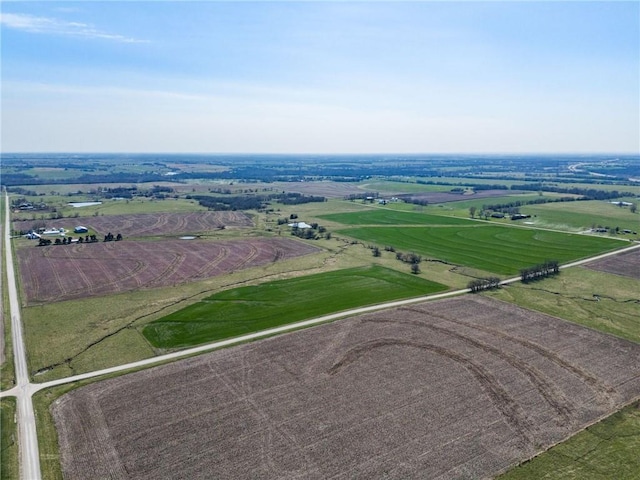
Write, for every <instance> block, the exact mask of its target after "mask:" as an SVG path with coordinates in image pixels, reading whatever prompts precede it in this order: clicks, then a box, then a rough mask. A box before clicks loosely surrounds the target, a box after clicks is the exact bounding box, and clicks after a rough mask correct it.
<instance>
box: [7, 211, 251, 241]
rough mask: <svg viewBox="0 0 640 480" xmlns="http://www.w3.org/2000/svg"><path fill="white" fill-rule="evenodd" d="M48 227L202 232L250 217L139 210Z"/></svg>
mask: <svg viewBox="0 0 640 480" xmlns="http://www.w3.org/2000/svg"><path fill="white" fill-rule="evenodd" d="M35 223H36V221H35V220H22V221H19V222H13V228H14V229H15V230H18V231H20V230H24V231H28V230H30V229H32V228H33V225H34V224H35ZM46 224H47V227H48V228H67V229H69V230H71V231H70V232H69V235H71V236H75V237H77V236H78V235H74V234H73V228H74V227H75V226H76V225H84V226H85V227H90V228H92V229H93V230H95V232H96V233H98V234H100V235H106V234H107V233H109V232H111V233H113V234H114V235H116V234H117V233H120V234H122V235H123V236H125V237H141V236H157V235H163V236H165V235H178V234H183V233H202V232H209V231H211V230H216V229H218V228H220V227H250V226H252V225H253V222H252V221H251V219H250V218H249V217H248V216H247V215H245V214H244V213H242V212H213V211H211V212H192V213H140V214H134V215H101V216H95V217H79V218H58V219H54V220H46Z"/></svg>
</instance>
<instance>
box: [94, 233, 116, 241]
mask: <svg viewBox="0 0 640 480" xmlns="http://www.w3.org/2000/svg"><path fill="white" fill-rule="evenodd" d="M94 236H95V235H94ZM114 240H115V241H116V242H119V241H120V240H122V235H121V234H118V235H116V236H115V237H114V236H113V233H111V232H109V233H107V234H106V235H105V236H104V240H103V241H104V242H113V241H114Z"/></svg>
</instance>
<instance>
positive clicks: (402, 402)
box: [52, 295, 640, 479]
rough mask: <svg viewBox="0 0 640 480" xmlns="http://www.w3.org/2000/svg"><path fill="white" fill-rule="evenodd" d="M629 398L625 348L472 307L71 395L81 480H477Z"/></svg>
mask: <svg viewBox="0 0 640 480" xmlns="http://www.w3.org/2000/svg"><path fill="white" fill-rule="evenodd" d="M639 395H640V345H638V344H635V343H632V342H629V341H626V340H622V339H619V338H616V337H612V336H607V335H604V334H601V333H598V332H596V331H594V330H589V329H586V328H583V327H580V326H578V325H575V324H571V323H569V322H564V321H562V320H559V319H556V318H553V317H549V316H546V315H543V314H539V313H536V312H532V311H528V310H524V309H521V308H519V307H516V306H514V305H510V304H506V303H502V302H499V301H496V300H492V299H490V298H487V297H480V296H470V295H467V296H464V297H457V298H455V299H449V300H443V301H437V302H431V303H424V304H420V305H415V306H411V307H406V308H399V309H395V310H388V311H382V312H378V313H374V314H368V315H363V316H359V317H352V318H349V319H346V320H343V321H339V322H334V323H331V324H325V325H321V326H318V327H315V328H311V329H307V330H302V331H298V332H295V333H291V334H287V335H282V336H278V337H273V338H270V339H266V340H263V341H260V342H255V343H251V344H245V345H241V346H238V347H234V348H229V349H225V350H219V351H216V352H213V353H210V354H207V355H203V356H200V357H196V358H191V359H188V360H184V361H180V362H176V363H173V364H170V365H165V366H161V367H157V368H154V369H151V370H146V371H142V372H137V373H133V374H130V375H126V376H122V377H119V378H114V379H110V380H105V381H103V382H99V383H95V384H93V385H89V386H86V387H82V388H80V389H77V390H75V391H73V392H71V393H69V394H67V395H65V396H63V397H61V398H60V399H58V400H57V401H56V402H55V403H54V405H53V407H52V410H53V415H54V418H55V421H56V425H57V428H58V433H59V440H60V452H61V458H62V460H61V461H62V468H63V472H64V475H65V478H67V479H84V478H89V477H91V478H107V477H108V478H131V479H155V478H190V479H196V478H234V479H258V478H265V479H273V478H294V477H296V478H311V479H325V478H345V479H346V478H383V477H384V478H418V477H420V478H439V479H453V478H457V479H459V478H469V479H471V478H473V479H475V478H487V477H491V476H494V475H495V474H497V473H499V472H501V471H503V470H505V469H507V468H508V467H510V466H512V465H514V464H516V463H518V462H520V461H522V460H525V459H527V458H529V457H531V456H532V455H534V454H535V453H536V452H539V451H541V450H543V449H545V448H546V447H548V446H550V445H552V444H554V443H556V442H558V441H561V440H563V439H565V438H566V437H567V436H568V435H570V434H572V433H574V432H576V431H578V430H580V429H582V428H583V427H584V426H586V425H587V424H590V423H592V422H594V421H595V420H597V419H599V418H600V417H602V416H603V415H606V414H609V413H611V412H613V411H615V410H617V409H619V408H620V406H621V405H623V404H625V403H627V402H629V401H630V400H632V399H634V398H637V397H638V396H639Z"/></svg>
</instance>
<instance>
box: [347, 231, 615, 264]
mask: <svg viewBox="0 0 640 480" xmlns="http://www.w3.org/2000/svg"><path fill="white" fill-rule="evenodd" d="M469 223H472V222H469ZM336 233H338V234H343V235H347V236H350V237H353V238H356V239H359V240H362V241H364V242H368V243H375V244H378V245H380V246H393V247H394V248H395V249H396V250H399V251H403V252H414V253H418V254H421V255H424V256H426V257H429V258H435V259H438V260H443V261H446V262H449V263H453V264H456V265H464V266H468V267H472V268H477V269H479V270H484V271H487V272H493V273H497V274H503V275H514V274H517V273H518V272H519V271H520V269H521V268H524V267H528V266H531V265H535V264H537V263H540V262H543V261H545V260H548V259H553V260H558V261H559V262H560V263H565V262H568V261H572V260H577V259H580V258H584V257H588V256H590V255H596V254H598V253H602V252H606V251H610V250H615V249H616V248H620V247H622V246H624V245H625V244H623V243H621V242H620V241H618V240H612V239H608V238H602V237H595V236H588V235H578V234H569V233H562V232H553V231H547V230H536V229H529V228H517V227H506V226H498V225H486V224H482V223H478V222H476V223H475V224H472V225H471V226H462V225H460V226H442V227H436V226H432V227H419V226H416V227H402V226H398V227H375V226H373V227H356V228H348V229H346V228H345V229H342V230H338V231H337V232H336Z"/></svg>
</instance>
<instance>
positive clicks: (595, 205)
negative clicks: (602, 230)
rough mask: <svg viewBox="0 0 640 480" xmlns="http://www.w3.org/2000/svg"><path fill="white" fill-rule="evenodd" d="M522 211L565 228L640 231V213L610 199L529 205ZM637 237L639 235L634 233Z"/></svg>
mask: <svg viewBox="0 0 640 480" xmlns="http://www.w3.org/2000/svg"><path fill="white" fill-rule="evenodd" d="M521 211H522V212H523V213H526V214H529V215H531V216H532V217H534V216H535V217H534V218H533V219H532V220H533V221H534V222H535V223H536V225H539V226H550V227H556V228H557V227H563V226H568V227H570V228H575V229H581V230H585V229H588V228H591V227H592V226H598V225H600V226H603V227H611V228H615V227H616V226H617V227H620V229H622V230H624V229H629V230H632V231H636V232H640V214H638V213H635V214H634V213H631V211H630V210H629V207H622V208H621V207H618V206H617V205H614V204H612V203H609V202H605V201H599V200H590V201H585V202H560V203H546V204H544V205H526V206H524V207H522V208H521ZM635 237H637V235H636V236H635Z"/></svg>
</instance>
